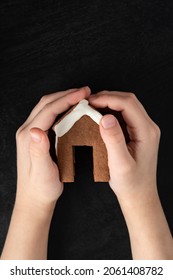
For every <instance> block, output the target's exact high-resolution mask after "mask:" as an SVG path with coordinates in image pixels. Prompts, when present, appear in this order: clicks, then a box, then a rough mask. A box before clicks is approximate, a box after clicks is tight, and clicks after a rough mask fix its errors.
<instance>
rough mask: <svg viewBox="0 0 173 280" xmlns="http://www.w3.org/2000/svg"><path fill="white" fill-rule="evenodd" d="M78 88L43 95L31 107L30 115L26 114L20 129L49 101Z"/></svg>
mask: <svg viewBox="0 0 173 280" xmlns="http://www.w3.org/2000/svg"><path fill="white" fill-rule="evenodd" d="M78 90H79V89H77V88H74V89H69V90H65V91H59V92H55V93H51V94H48V95H44V96H43V97H42V98H41V99H40V101H39V102H38V104H37V105H36V106H35V107H34V108H33V110H32V111H31V113H30V115H29V116H28V118H27V120H26V121H25V122H24V123H23V125H22V126H21V127H20V130H22V129H24V128H25V127H26V126H27V125H28V124H29V123H30V122H31V121H32V119H34V117H35V116H36V115H37V114H38V113H39V112H40V111H41V110H42V109H43V107H44V106H45V105H46V104H48V103H50V102H53V101H54V100H56V99H58V98H61V97H63V96H65V95H67V94H70V93H72V92H76V91H78Z"/></svg>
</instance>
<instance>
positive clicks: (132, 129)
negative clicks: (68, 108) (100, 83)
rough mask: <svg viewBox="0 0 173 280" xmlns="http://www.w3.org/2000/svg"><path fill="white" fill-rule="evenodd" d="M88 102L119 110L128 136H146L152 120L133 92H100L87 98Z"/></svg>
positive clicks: (100, 106) (97, 106) (96, 105)
mask: <svg viewBox="0 0 173 280" xmlns="http://www.w3.org/2000/svg"><path fill="white" fill-rule="evenodd" d="M89 102H90V104H91V105H93V106H94V107H96V108H105V107H109V108H110V109H113V110H116V111H121V113H122V116H123V118H124V120H125V122H126V124H127V129H128V132H129V136H130V138H131V139H134V138H136V139H138V140H143V139H144V138H146V135H147V132H148V126H149V124H150V123H151V122H152V120H151V119H150V118H149V116H148V114H147V112H146V111H145V109H144V108H143V106H142V104H141V103H140V102H139V101H138V99H137V98H136V97H135V95H134V94H128V96H124V95H123V96H122V95H120V94H116V93H115V94H100V95H98V96H97V95H96V96H95V97H93V98H89Z"/></svg>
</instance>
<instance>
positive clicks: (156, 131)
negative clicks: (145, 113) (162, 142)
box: [150, 122, 161, 140]
mask: <svg viewBox="0 0 173 280" xmlns="http://www.w3.org/2000/svg"><path fill="white" fill-rule="evenodd" d="M150 135H151V138H152V139H153V140H159V139H160V135H161V130H160V128H159V126H158V125H157V124H156V123H154V122H152V125H151V129H150Z"/></svg>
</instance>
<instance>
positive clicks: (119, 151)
mask: <svg viewBox="0 0 173 280" xmlns="http://www.w3.org/2000/svg"><path fill="white" fill-rule="evenodd" d="M100 134H101V137H102V139H103V141H104V143H105V145H106V148H107V152H108V163H109V168H110V171H111V169H112V168H116V169H117V167H118V168H119V167H123V166H127V164H128V163H129V160H130V154H129V151H128V148H127V145H126V141H125V137H124V134H123V131H122V129H121V126H120V124H119V122H118V120H117V119H116V118H115V117H114V116H113V115H105V116H103V117H102V119H101V122H100Z"/></svg>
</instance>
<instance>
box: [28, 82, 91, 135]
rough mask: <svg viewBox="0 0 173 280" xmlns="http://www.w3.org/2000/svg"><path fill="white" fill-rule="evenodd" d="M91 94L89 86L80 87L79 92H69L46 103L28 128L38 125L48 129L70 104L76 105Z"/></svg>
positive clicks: (44, 129)
mask: <svg viewBox="0 0 173 280" xmlns="http://www.w3.org/2000/svg"><path fill="white" fill-rule="evenodd" d="M90 94H91V90H90V88H89V87H84V88H81V89H79V91H77V92H73V93H70V94H67V95H65V96H63V97H60V98H58V99H56V100H55V101H53V102H50V103H48V104H46V105H45V106H44V107H43V108H42V110H41V111H40V112H39V113H38V114H37V115H36V116H35V117H34V119H33V120H32V121H31V122H30V123H29V125H28V128H29V129H30V128H32V127H38V128H40V129H42V130H43V131H46V130H48V129H49V128H50V127H51V125H52V124H53V122H54V120H55V118H56V117H57V115H58V114H60V113H62V112H64V111H66V110H67V109H69V108H70V106H73V105H76V104H77V103H78V102H79V101H81V100H82V99H84V98H88V97H89V95H90Z"/></svg>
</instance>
